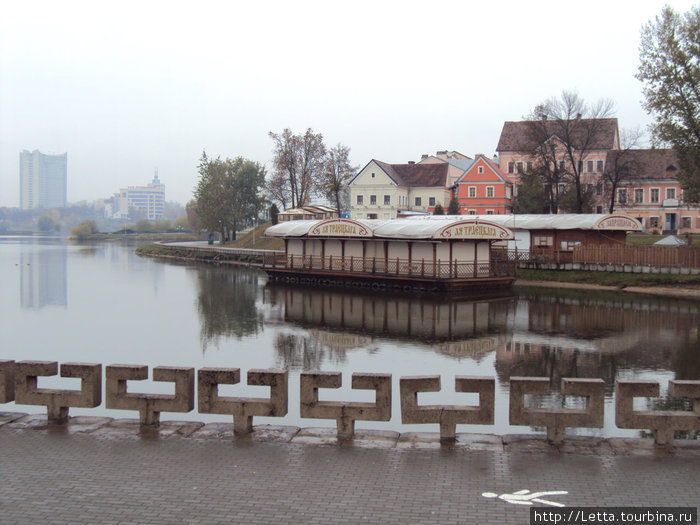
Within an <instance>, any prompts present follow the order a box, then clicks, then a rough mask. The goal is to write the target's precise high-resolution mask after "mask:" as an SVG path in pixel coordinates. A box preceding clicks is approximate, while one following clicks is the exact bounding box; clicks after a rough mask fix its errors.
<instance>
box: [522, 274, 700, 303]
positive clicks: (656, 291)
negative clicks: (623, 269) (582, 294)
mask: <svg viewBox="0 0 700 525" xmlns="http://www.w3.org/2000/svg"><path fill="white" fill-rule="evenodd" d="M513 286H514V287H532V288H552V289H565V290H590V291H600V292H627V293H635V294H642V295H655V296H661V297H674V298H678V299H691V300H697V301H700V288H685V287H681V286H608V285H604V284H590V283H566V282H559V281H529V280H525V279H516V280H515V282H514V283H513Z"/></svg>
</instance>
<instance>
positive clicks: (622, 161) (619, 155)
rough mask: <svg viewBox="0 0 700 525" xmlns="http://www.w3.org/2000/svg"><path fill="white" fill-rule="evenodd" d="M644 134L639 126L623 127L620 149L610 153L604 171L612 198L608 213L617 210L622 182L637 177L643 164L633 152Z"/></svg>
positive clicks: (604, 179) (605, 181) (606, 185)
mask: <svg viewBox="0 0 700 525" xmlns="http://www.w3.org/2000/svg"><path fill="white" fill-rule="evenodd" d="M642 136H643V133H642V131H641V130H640V129H639V128H638V127H637V128H634V129H623V130H622V133H621V136H620V149H619V150H617V151H611V152H610V153H609V154H608V157H607V162H606V163H605V172H604V173H603V182H604V184H605V188H606V192H609V198H610V206H609V207H608V213H612V212H613V211H614V210H615V200H616V198H617V188H618V186H619V185H620V183H621V182H623V181H631V180H633V179H635V178H636V177H637V174H638V173H639V171H640V168H641V166H640V165H639V162H638V161H637V159H636V157H635V156H634V155H633V154H632V153H631V152H632V151H633V149H634V148H636V147H638V146H639V143H640V141H641V139H642Z"/></svg>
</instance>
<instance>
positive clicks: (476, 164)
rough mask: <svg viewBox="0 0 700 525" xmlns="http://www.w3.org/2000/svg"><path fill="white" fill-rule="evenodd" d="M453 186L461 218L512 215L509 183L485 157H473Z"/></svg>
mask: <svg viewBox="0 0 700 525" xmlns="http://www.w3.org/2000/svg"><path fill="white" fill-rule="evenodd" d="M456 184H457V192H456V195H457V199H458V200H459V206H460V209H461V213H462V215H504V214H510V213H512V212H513V183H512V182H510V181H508V180H507V179H506V177H505V176H504V175H503V173H501V170H500V168H499V167H498V164H497V163H495V162H494V161H492V160H491V159H489V158H488V157H486V156H485V155H481V154H479V155H476V156H475V158H474V160H473V161H472V163H471V165H470V166H469V168H468V169H466V170H465V171H464V173H463V174H462V176H461V177H460V178H459V179H458V180H457V182H456Z"/></svg>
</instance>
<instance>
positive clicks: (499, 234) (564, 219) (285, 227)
mask: <svg viewBox="0 0 700 525" xmlns="http://www.w3.org/2000/svg"><path fill="white" fill-rule="evenodd" d="M324 225H333V226H337V225H341V226H342V225H347V228H348V230H347V231H340V230H338V228H337V227H336V228H335V229H334V230H333V231H330V232H324V233H321V232H320V228H322V227H323V226H324ZM459 226H467V227H470V226H471V227H472V231H471V232H470V233H469V234H466V233H465V235H468V238H484V239H493V238H499V239H512V238H513V233H512V230H573V229H581V230H608V231H609V230H623V231H640V230H641V228H642V225H641V224H640V223H639V221H637V220H636V219H634V218H632V217H629V216H627V215H622V214H612V215H606V214H600V215H594V214H581V215H573V214H567V215H563V214H560V215H428V216H424V217H408V218H405V219H326V220H303V221H289V222H280V223H278V224H276V225H275V226H271V227H270V228H268V229H267V230H266V231H265V235H266V236H267V237H306V236H310V237H314V236H321V237H336V236H340V237H365V238H367V237H379V238H386V239H437V238H441V239H449V238H464V237H461V234H459V233H456V232H455V228H458V227H459ZM474 226H482V227H483V228H481V229H478V228H477V229H476V230H474V228H473V227H474ZM488 227H491V228H493V229H495V230H496V231H495V232H494V231H489V230H486V229H484V228H488ZM353 228H354V232H353V231H351V230H352V229H353ZM477 230H478V231H477ZM447 231H451V232H452V235H449V234H447V235H446V234H445V232H447Z"/></svg>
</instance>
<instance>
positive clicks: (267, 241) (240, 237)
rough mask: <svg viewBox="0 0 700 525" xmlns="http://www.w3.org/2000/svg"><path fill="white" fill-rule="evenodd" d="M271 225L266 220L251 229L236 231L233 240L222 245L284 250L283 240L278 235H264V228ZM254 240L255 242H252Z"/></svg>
mask: <svg viewBox="0 0 700 525" xmlns="http://www.w3.org/2000/svg"><path fill="white" fill-rule="evenodd" d="M270 226H272V223H271V222H266V223H264V224H261V225H259V226H258V227H257V228H255V233H253V230H250V231H247V232H245V233H238V234H237V235H236V240H235V241H230V242H227V243H225V244H223V245H222V246H227V247H229V246H230V247H231V248H250V249H254V250H284V241H283V240H282V239H280V238H279V237H265V236H264V234H265V230H267V229H268V228H269V227H270ZM253 241H255V242H253Z"/></svg>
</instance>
